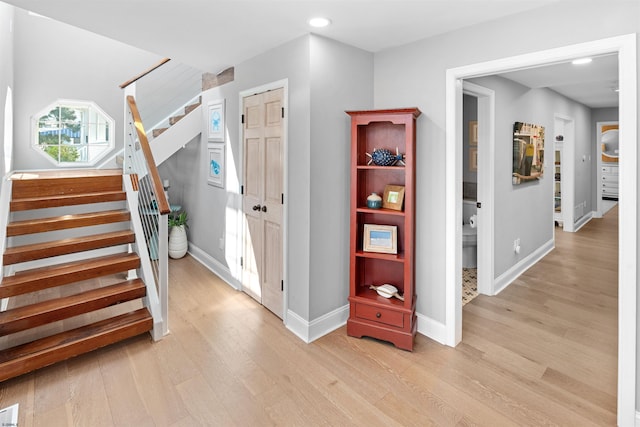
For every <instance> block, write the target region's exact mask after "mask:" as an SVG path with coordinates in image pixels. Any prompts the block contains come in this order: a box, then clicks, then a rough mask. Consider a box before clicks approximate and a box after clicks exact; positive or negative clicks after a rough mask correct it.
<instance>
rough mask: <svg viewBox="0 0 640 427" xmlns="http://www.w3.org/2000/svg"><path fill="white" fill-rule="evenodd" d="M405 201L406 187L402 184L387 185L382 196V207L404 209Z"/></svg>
mask: <svg viewBox="0 0 640 427" xmlns="http://www.w3.org/2000/svg"><path fill="white" fill-rule="evenodd" d="M403 202H404V187H403V186H402V185H386V186H385V187H384V196H383V197H382V207H383V208H385V209H393V210H396V211H401V210H402V203H403Z"/></svg>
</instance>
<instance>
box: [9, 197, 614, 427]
mask: <svg viewBox="0 0 640 427" xmlns="http://www.w3.org/2000/svg"><path fill="white" fill-rule="evenodd" d="M557 230H558V229H557ZM556 236H557V248H556V250H554V251H553V252H552V253H551V254H550V255H548V256H547V257H546V258H545V259H544V260H542V261H541V262H540V263H538V264H537V265H536V266H535V267H533V268H531V269H530V270H529V271H527V272H526V274H524V275H523V276H522V277H520V278H519V279H518V280H516V281H515V282H514V283H513V284H512V285H511V286H509V287H508V288H507V289H506V290H504V291H503V292H502V293H501V294H500V295H498V296H495V297H486V296H482V295H480V296H479V297H477V298H476V299H474V300H473V301H472V302H471V303H469V304H467V305H466V306H465V307H464V311H463V321H464V326H463V341H462V343H461V344H460V345H458V346H457V347H456V348H455V349H454V348H449V347H446V346H443V345H440V344H438V343H436V342H434V341H432V340H430V339H428V338H426V337H424V336H421V335H418V337H417V338H416V345H415V350H414V351H413V352H411V353H410V352H406V351H402V350H398V349H396V348H394V347H393V346H392V345H389V344H387V343H384V342H379V341H376V340H373V339H367V338H364V339H356V338H350V337H348V336H346V329H345V327H342V328H340V329H338V330H336V331H334V332H332V333H331V334H328V335H327V336H325V337H323V338H321V339H319V340H317V341H315V342H314V343H312V344H305V343H304V342H302V341H301V340H300V339H298V338H297V337H295V336H294V335H293V334H292V333H290V332H289V331H288V330H287V329H286V328H285V327H284V326H283V324H282V322H281V321H280V320H279V319H278V318H277V317H276V316H274V315H273V314H271V313H270V312H268V311H267V310H265V309H264V308H262V307H261V306H259V305H258V304H256V303H255V302H254V301H253V300H252V299H251V298H250V297H248V296H247V295H245V294H243V293H241V292H237V291H234V290H232V289H231V288H230V287H229V286H228V285H226V284H224V283H222V282H221V281H220V280H219V279H217V278H216V277H215V276H213V275H212V274H211V273H210V272H209V271H208V270H206V269H205V268H203V267H202V266H201V265H200V264H198V263H197V262H196V261H194V260H193V259H192V258H190V257H186V258H184V259H181V260H175V261H172V262H171V265H170V267H171V272H170V283H171V296H170V328H171V334H170V335H169V336H167V337H166V338H165V339H164V340H162V341H160V342H157V343H151V342H150V339H149V337H148V336H142V337H139V338H134V339H130V340H128V341H126V342H123V343H119V344H116V345H113V346H111V347H108V348H105V349H102V350H98V351H96V352H94V353H93V354H87V355H83V356H80V357H77V358H75V359H73V360H70V361H67V362H63V363H60V364H57V365H55V366H51V367H48V368H45V369H42V370H40V371H37V372H35V373H31V374H27V375H25V376H22V377H20V378H16V379H13V380H10V381H6V382H4V383H2V384H0V408H2V407H6V406H9V405H11V404H13V403H16V402H17V403H19V404H20V415H19V425H20V427H29V426H47V427H50V426H71V425H75V426H92V427H93V426H154V425H156V426H197V425H207V426H268V425H293V426H351V425H357V426H396V425H407V426H429V425H438V426H440V425H442V426H451V425H460V426H462V425H480V426H527V425H529V426H540V425H561V426H595V425H597V426H606V425H615V414H616V365H617V356H616V352H617V338H616V336H617V335H616V332H617V323H616V322H617V320H616V319H617V276H616V274H617V267H616V266H617V249H616V248H617V208H615V209H613V210H612V211H611V212H609V213H608V214H607V215H606V217H605V218H604V219H594V220H592V221H591V222H590V223H589V224H587V225H586V226H585V227H584V228H583V229H582V230H580V232H578V233H575V234H569V233H563V232H561V231H559V230H558V231H557V234H556ZM418 297H420V296H418Z"/></svg>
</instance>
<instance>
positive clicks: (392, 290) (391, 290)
mask: <svg viewBox="0 0 640 427" xmlns="http://www.w3.org/2000/svg"><path fill="white" fill-rule="evenodd" d="M369 289H373V290H374V291H376V292H377V293H378V295H380V296H381V297H385V298H391V297H396V298H398V299H399V300H400V301H404V297H403V296H402V295H400V294H399V293H398V288H396V287H395V286H393V285H390V284H388V283H385V284H384V285H380V286H374V285H371V286H369Z"/></svg>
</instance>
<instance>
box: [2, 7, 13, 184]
mask: <svg viewBox="0 0 640 427" xmlns="http://www.w3.org/2000/svg"><path fill="white" fill-rule="evenodd" d="M13 19H14V7H13V6H9V5H7V4H5V3H0V35H1V36H0V58H2V61H1V62H0V141H1V143H0V177H1V176H4V175H5V174H6V173H7V172H8V170H6V167H5V147H6V148H7V149H8V150H10V149H11V146H12V144H13V141H11V140H8V141H6V140H5V131H6V130H10V128H11V127H12V125H11V124H8V123H5V115H6V114H9V115H10V114H11V110H12V107H9V111H6V110H5V108H6V100H7V93H8V92H9V91H11V92H13V55H14V54H13ZM10 105H11V104H10ZM7 125H8V126H7ZM7 128H9V129H7Z"/></svg>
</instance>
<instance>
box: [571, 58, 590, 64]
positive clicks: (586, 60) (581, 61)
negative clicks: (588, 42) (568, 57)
mask: <svg viewBox="0 0 640 427" xmlns="http://www.w3.org/2000/svg"><path fill="white" fill-rule="evenodd" d="M591 61H593V59H591V58H580V59H574V60H573V61H572V62H571V63H572V64H573V65H584V64H588V63H590V62H591Z"/></svg>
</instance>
